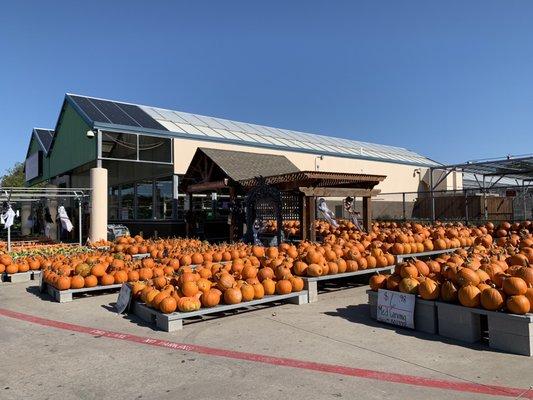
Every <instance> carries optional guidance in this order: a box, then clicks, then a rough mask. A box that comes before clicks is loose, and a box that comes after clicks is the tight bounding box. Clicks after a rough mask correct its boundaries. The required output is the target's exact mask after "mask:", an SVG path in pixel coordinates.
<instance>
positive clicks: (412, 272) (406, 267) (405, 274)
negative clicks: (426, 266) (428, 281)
mask: <svg viewBox="0 0 533 400" xmlns="http://www.w3.org/2000/svg"><path fill="white" fill-rule="evenodd" d="M400 276H401V277H402V278H416V277H417V276H418V269H417V268H416V267H415V266H414V265H412V264H403V265H401V266H400Z"/></svg>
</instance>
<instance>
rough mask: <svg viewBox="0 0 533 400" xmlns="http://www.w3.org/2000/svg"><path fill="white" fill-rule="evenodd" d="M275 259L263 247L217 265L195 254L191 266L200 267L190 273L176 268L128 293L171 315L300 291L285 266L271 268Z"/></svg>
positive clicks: (137, 284)
mask: <svg viewBox="0 0 533 400" xmlns="http://www.w3.org/2000/svg"><path fill="white" fill-rule="evenodd" d="M278 255H279V252H278V249H277V248H275V247H273V248H268V249H266V251H265V249H264V248H263V247H258V246H254V247H253V248H252V254H251V255H249V256H246V257H245V258H242V259H241V258H238V259H234V260H232V261H229V262H225V263H217V262H213V261H207V260H205V259H202V258H203V256H202V255H201V254H200V253H195V254H193V256H192V257H191V262H193V261H195V262H196V264H201V265H200V266H198V267H196V268H194V269H193V268H191V267H190V266H180V267H178V269H177V273H176V274H174V275H171V276H159V277H154V278H153V279H150V280H148V281H138V282H134V283H132V284H131V287H132V293H133V296H134V297H135V298H139V299H140V300H141V301H143V302H144V303H145V304H146V305H148V306H149V307H152V308H155V309H158V310H160V311H161V312H163V313H172V312H174V311H176V310H179V311H180V312H191V311H197V310H199V309H200V308H201V307H204V308H210V307H215V306H217V305H219V304H220V303H224V304H239V303H242V302H247V301H252V300H256V299H262V298H263V297H264V296H269V295H275V294H277V295H283V294H289V293H291V292H299V291H301V290H303V287H304V281H303V279H302V278H300V277H297V276H294V275H293V274H292V273H291V269H290V266H289V265H288V264H280V265H278V267H277V268H275V269H273V268H271V266H273V265H274V264H275V263H276V260H277V259H278ZM186 261H188V260H186ZM181 262H183V260H181Z"/></svg>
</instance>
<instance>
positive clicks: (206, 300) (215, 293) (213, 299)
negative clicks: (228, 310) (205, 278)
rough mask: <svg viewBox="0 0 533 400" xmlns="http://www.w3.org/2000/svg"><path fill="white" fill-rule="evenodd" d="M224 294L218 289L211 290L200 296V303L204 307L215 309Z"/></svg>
mask: <svg viewBox="0 0 533 400" xmlns="http://www.w3.org/2000/svg"><path fill="white" fill-rule="evenodd" d="M221 295H222V293H221V292H220V290H218V289H209V290H208V291H207V292H203V293H202V295H201V296H200V301H201V303H202V306H204V307H214V306H217V305H218V304H219V303H220V296H221Z"/></svg>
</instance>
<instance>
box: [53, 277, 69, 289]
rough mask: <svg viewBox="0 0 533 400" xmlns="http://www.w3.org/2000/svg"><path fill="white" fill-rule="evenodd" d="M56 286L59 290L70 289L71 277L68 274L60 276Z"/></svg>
mask: <svg viewBox="0 0 533 400" xmlns="http://www.w3.org/2000/svg"><path fill="white" fill-rule="evenodd" d="M56 288H57V289H58V290H67V289H70V278H69V277H67V276H60V277H59V278H57V281H56Z"/></svg>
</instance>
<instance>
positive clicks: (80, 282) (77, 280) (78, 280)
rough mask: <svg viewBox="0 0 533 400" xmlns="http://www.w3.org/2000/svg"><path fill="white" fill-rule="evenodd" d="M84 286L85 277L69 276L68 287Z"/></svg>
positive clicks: (78, 287) (79, 287)
mask: <svg viewBox="0 0 533 400" xmlns="http://www.w3.org/2000/svg"><path fill="white" fill-rule="evenodd" d="M84 286H85V279H83V276H81V275H74V276H73V277H71V278H70V288H71V289H81V288H82V287H84Z"/></svg>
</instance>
